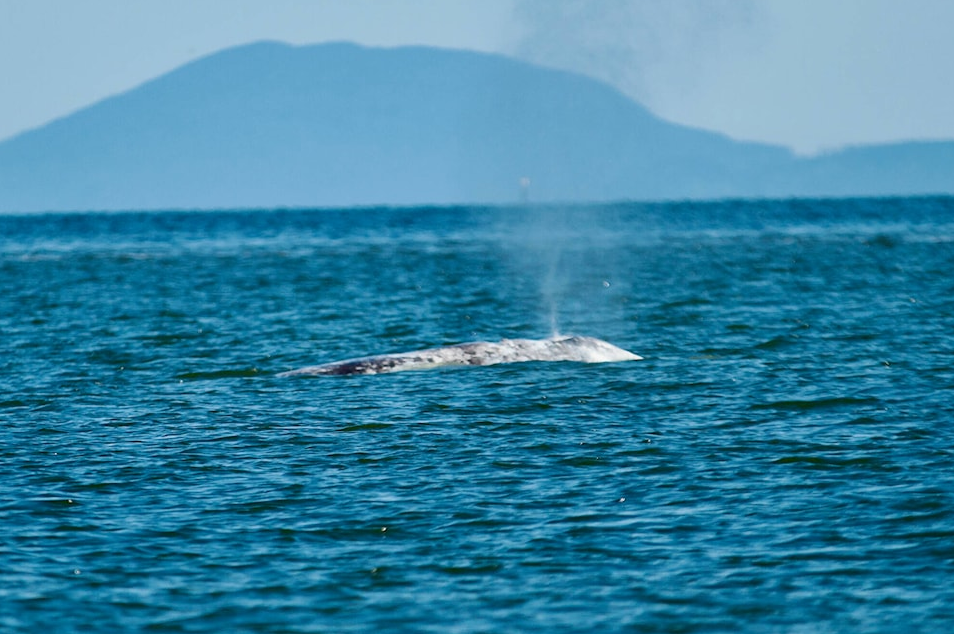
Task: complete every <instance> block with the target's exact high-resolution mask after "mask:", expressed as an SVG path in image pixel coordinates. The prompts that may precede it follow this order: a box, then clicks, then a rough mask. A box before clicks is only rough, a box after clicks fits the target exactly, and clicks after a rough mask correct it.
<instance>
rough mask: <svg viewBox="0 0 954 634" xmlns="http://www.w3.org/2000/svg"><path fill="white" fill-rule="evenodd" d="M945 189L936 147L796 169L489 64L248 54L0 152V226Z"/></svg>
mask: <svg viewBox="0 0 954 634" xmlns="http://www.w3.org/2000/svg"><path fill="white" fill-rule="evenodd" d="M938 193H954V142H913V143H901V144H895V145H881V146H870V147H859V148H853V149H849V150H845V151H841V152H836V153H832V154H827V155H825V156H821V157H818V158H811V159H806V158H798V157H796V156H794V155H793V154H792V153H791V152H790V151H789V150H787V149H785V148H782V147H778V146H771V145H764V144H756V143H742V142H738V141H733V140H732V139H729V138H727V137H725V136H723V135H720V134H714V133H711V132H705V131H702V130H697V129H692V128H687V127H683V126H679V125H674V124H672V123H668V122H666V121H663V120H661V119H659V118H658V117H656V116H654V115H653V114H652V113H650V112H649V111H648V110H646V109H645V108H644V107H642V106H641V105H639V104H638V103H635V102H633V101H632V100H630V99H628V98H627V97H625V96H623V95H622V94H620V93H619V92H618V91H617V90H615V89H613V88H612V87H610V86H608V85H606V84H603V83H601V82H599V81H595V80H592V79H588V78H586V77H583V76H580V75H575V74H572V73H567V72H561V71H555V70H549V69H545V68H541V67H538V66H533V65H530V64H525V63H522V62H518V61H515V60H512V59H509V58H506V57H502V56H499V55H489V54H483V53H474V52H466V51H453V50H442V49H434V48H423V47H405V48H394V49H380V48H364V47H361V46H357V45H353V44H340V43H339V44H324V45H316V46H304V47H293V46H288V45H284V44H277V43H260V44H252V45H248V46H241V47H237V48H233V49H229V50H226V51H223V52H220V53H217V54H214V55H211V56H208V57H205V58H203V59H200V60H198V61H195V62H192V63H190V64H187V65H185V66H183V67H181V68H179V69H177V70H174V71H172V72H170V73H168V74H166V75H164V76H162V77H159V78H158V79H155V80H153V81H150V82H147V83H145V84H143V85H142V86H139V87H138V88H135V89H133V90H130V91H129V92H126V93H124V94H121V95H118V96H116V97H112V98H109V99H105V100H103V101H101V102H99V103H97V104H94V105H92V106H90V107H88V108H86V109H83V110H81V111H78V112H76V113H74V114H72V115H70V116H67V117H65V118H62V119H59V120H57V121H54V122H52V123H50V124H48V125H45V126H43V127H41V128H38V129H36V130H32V131H29V132H26V133H23V134H20V135H18V136H16V137H13V138H11V139H8V140H6V141H5V142H2V143H0V211H37V210H87V209H169V208H188V209H192V208H249V207H276V206H295V207H313V206H351V205H376V204H386V205H409V204H421V203H434V204H446V203H513V202H517V201H519V200H521V199H522V198H529V200H531V201H537V202H545V201H601V200H619V199H636V200H657V199H686V198H724V197H787V196H856V195H862V196H864V195H894V194H899V195H900V194H938Z"/></svg>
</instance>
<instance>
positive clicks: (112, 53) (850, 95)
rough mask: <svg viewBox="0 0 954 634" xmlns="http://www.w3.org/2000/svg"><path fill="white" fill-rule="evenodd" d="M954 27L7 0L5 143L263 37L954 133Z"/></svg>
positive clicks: (690, 112) (738, 6) (768, 132)
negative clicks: (490, 63)
mask: <svg viewBox="0 0 954 634" xmlns="http://www.w3.org/2000/svg"><path fill="white" fill-rule="evenodd" d="M952 23H954V3H947V2H944V1H943V0H919V1H918V2H916V3H904V2H901V1H899V0H845V1H843V2H840V3H837V4H836V5H831V4H830V3H825V2H823V1H822V0H807V1H805V2H800V3H792V2H785V1H784V0H763V1H760V2H755V1H754V0H695V1H690V0H669V1H667V2H654V1H651V0H604V1H603V2H600V3H590V4H587V3H580V2H577V1H574V0H484V1H475V0H459V1H456V2H446V1H442V0H405V1H403V2H388V3H380V2H374V1H373V0H356V1H353V2H349V3H347V4H346V3H337V2H330V1H329V2H321V1H319V2H307V1H304V0H286V1H284V2H282V3H279V4H275V3H264V2H259V1H253V0H237V1H236V2H232V3H230V4H229V5H228V11H225V10H224V9H223V5H222V4H221V3H219V2H213V1H212V0H198V1H196V2H191V3H188V4H185V3H183V4H176V5H170V4H168V3H164V2H159V1H157V0H143V1H142V2H137V3H135V4H130V3H121V2H116V1H113V0H90V1H89V2H85V3H82V4H79V3H68V4H67V3H58V2H55V0H37V1H34V2H31V3H20V2H16V1H14V0H0V77H3V78H4V83H5V90H4V93H5V94H4V99H3V100H0V140H3V139H6V138H9V137H11V136H14V135H16V134H18V133H20V132H22V131H25V130H27V129H31V128H34V127H37V126H40V125H43V124H45V123H47V122H48V121H50V120H52V119H55V118H58V117H62V116H65V115H68V114H70V113H71V112H74V111H75V110H77V109H79V108H82V107H84V106H87V105H89V104H91V103H95V102H97V101H99V100H101V99H103V98H105V97H108V96H111V95H114V94H117V93H120V92H124V91H126V90H129V89H130V88H132V87H134V86H137V85H139V84H141V83H143V82H145V81H147V80H149V79H151V78H154V77H156V76H159V75H161V74H163V73H165V72H168V71H169V70H172V69H173V68H176V67H177V66H180V65H182V64H184V63H187V62H189V61H191V60H193V59H196V58H198V57H202V56H204V55H206V54H209V53H211V52H214V51H217V50H221V49H224V48H228V47H230V46H234V45H238V44H243V43H247V42H251V41H256V40H263V39H271V40H278V41H283V42H288V43H291V44H311V43H317V42H324V41H332V40H346V41H354V42H358V43H361V44H365V45H372V46H397V45H405V44H421V45H430V46H441V47H450V48H463V49H473V50H480V51H486V52H495V53H502V54H506V55H511V56H514V57H517V58H519V59H523V60H527V61H532V62H535V63H538V64H542V65H547V66H553V67H558V68H565V69H569V70H574V71H578V72H582V73H584V74H587V75H590V76H593V77H596V78H598V79H602V80H604V81H607V82H609V83H611V84H613V85H615V86H616V87H617V88H619V89H620V90H621V91H623V92H624V93H626V94H627V95H629V96H630V97H632V98H634V99H636V100H637V101H639V102H640V103H642V104H644V105H646V106H647V107H649V108H650V109H651V110H653V111H654V112H655V113H656V114H658V115H659V116H661V117H663V118H665V119H668V120H670V121H673V122H677V123H681V124H685V125H691V126H696V127H700V128H704V129H708V130H713V131H717V132H722V133H724V134H727V135H729V136H731V137H733V138H736V139H743V140H756V141H764V142H769V143H777V144H781V145H785V146H788V147H790V148H793V149H794V150H795V151H797V152H800V153H813V152H817V151H821V150H826V149H832V148H836V147H842V146H846V145H858V144H872V143H884V142H892V141H900V140H907V139H954V117H951V116H950V113H951V112H954V64H950V63H949V61H948V60H950V59H954V39H952V38H950V37H949V36H948V25H950V24H952Z"/></svg>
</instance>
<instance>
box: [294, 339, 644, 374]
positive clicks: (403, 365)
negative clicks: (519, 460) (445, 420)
mask: <svg viewBox="0 0 954 634" xmlns="http://www.w3.org/2000/svg"><path fill="white" fill-rule="evenodd" d="M639 359H642V357H641V356H639V355H637V354H633V353H632V352H629V351H627V350H623V349H622V348H617V347H616V346H614V345H613V344H611V343H607V342H605V341H603V340H601V339H596V338H595V337H579V336H559V337H551V338H549V339H504V340H502V341H499V342H489V341H474V342H471V343H461V344H458V345H456V346H446V347H444V348H430V349H428V350H417V351H414V352H398V353H395V354H382V355H378V356H373V357H359V358H357V359H345V360H344V361H335V362H334V363H324V364H322V365H312V366H308V367H305V368H299V369H297V370H291V371H289V372H282V373H280V374H279V375H278V376H281V377H284V376H307V375H349V374H384V373H387V372H403V371H406V370H427V369H430V368H439V367H444V366H461V365H497V364H499V363H520V362H523V361H578V362H581V363H611V362H615V361H638V360H639Z"/></svg>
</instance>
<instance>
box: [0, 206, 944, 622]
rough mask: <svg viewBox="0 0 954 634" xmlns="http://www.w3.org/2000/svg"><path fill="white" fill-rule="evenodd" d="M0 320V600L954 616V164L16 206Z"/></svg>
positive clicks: (590, 617)
mask: <svg viewBox="0 0 954 634" xmlns="http://www.w3.org/2000/svg"><path fill="white" fill-rule="evenodd" d="M0 333H2V342H3V343H2V350H3V357H2V360H0V369H2V370H0V631H2V632H9V633H20V632H23V633H26V632H31V633H33V632H82V633H84V634H85V633H96V632H103V633H106V632H108V633H116V632H140V631H145V632H190V633H191V632H274V633H277V632H374V631H385V632H435V633H436V632H441V633H444V632H453V633H471V632H528V631H544V632H601V633H605V632H680V633H693V632H699V633H703V632H705V633H712V632H727V633H728V632H733V633H735V632H898V631H904V632H950V631H954V198H950V197H923V198H893V199H858V200H785V201H718V202H707V203H706V202H673V203H658V204H641V203H618V204H603V205H568V206H558V205H526V206H519V207H420V208H393V209H392V208H367V209H344V210H334V209H318V210H297V209H296V210H281V209H279V210H235V211H203V212H189V211H169V212H149V213H146V212H124V213H77V214H41V215H6V216H0ZM554 333H563V334H576V335H585V336H592V337H598V338H600V339H604V340H606V341H609V342H611V343H613V344H614V345H617V346H619V347H621V348H624V349H626V350H630V351H632V352H634V353H636V354H638V355H640V356H642V357H644V359H643V360H640V361H627V362H620V363H605V364H584V363H574V362H527V363H514V364H507V365H494V366H486V367H447V368H436V369H432V370H425V371H408V372H398V373H393V374H379V375H370V376H292V377H279V376H277V375H278V374H279V373H281V372H285V371H289V370H293V369H295V368H299V367H302V366H308V365H315V364H319V363H325V362H330V361H335V360H339V359H346V358H351V357H360V356H364V355H376V354H384V353H392V352H402V351H409V350H417V349H421V348H430V347H435V346H444V345H451V344H456V343H461V342H467V341H498V340H500V339H502V338H515V337H523V338H531V339H540V338H545V337H549V336H551V335H552V334H554Z"/></svg>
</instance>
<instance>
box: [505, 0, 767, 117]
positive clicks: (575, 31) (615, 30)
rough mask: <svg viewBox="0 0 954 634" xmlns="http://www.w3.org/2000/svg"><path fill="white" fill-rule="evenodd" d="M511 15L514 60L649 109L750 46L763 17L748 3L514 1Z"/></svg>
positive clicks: (744, 0) (750, 0) (704, 0)
mask: <svg viewBox="0 0 954 634" xmlns="http://www.w3.org/2000/svg"><path fill="white" fill-rule="evenodd" d="M514 11H515V17H516V19H517V22H518V23H519V25H520V28H521V30H522V37H521V38H520V40H519V43H518V44H517V46H516V49H515V51H514V53H515V54H516V55H517V56H519V57H521V58H523V59H526V60H528V61H531V62H534V63H537V64H541V65H545V66H552V67H556V68H561V69H564V70H569V71H573V72H578V73H583V74H585V75H589V76H590V77H594V78H596V79H600V80H603V81H606V82H608V83H610V84H612V85H614V86H616V87H617V88H619V89H620V90H622V91H623V92H624V93H626V94H627V95H628V96H630V97H631V98H633V99H635V100H637V101H639V102H640V103H642V104H644V105H646V106H648V107H650V108H654V107H655V106H656V105H658V104H659V102H661V101H664V100H665V99H666V98H670V97H671V95H672V94H673V93H678V94H682V95H689V94H691V93H692V91H693V86H694V85H695V84H697V83H698V82H699V81H700V79H701V77H702V74H703V73H704V70H705V68H704V66H705V64H706V63H707V60H708V59H710V58H711V56H712V54H713V52H718V51H723V50H726V49H735V48H738V47H742V48H746V47H750V46H752V45H753V44H754V42H755V40H756V33H757V31H756V29H755V28H754V27H755V25H756V24H758V23H759V22H761V21H762V19H763V18H762V9H761V8H760V7H759V6H758V5H757V3H756V2H754V0H665V1H663V0H601V1H600V2H587V1H585V0H517V1H516V3H515V9H514ZM654 109H655V108H654Z"/></svg>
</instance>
